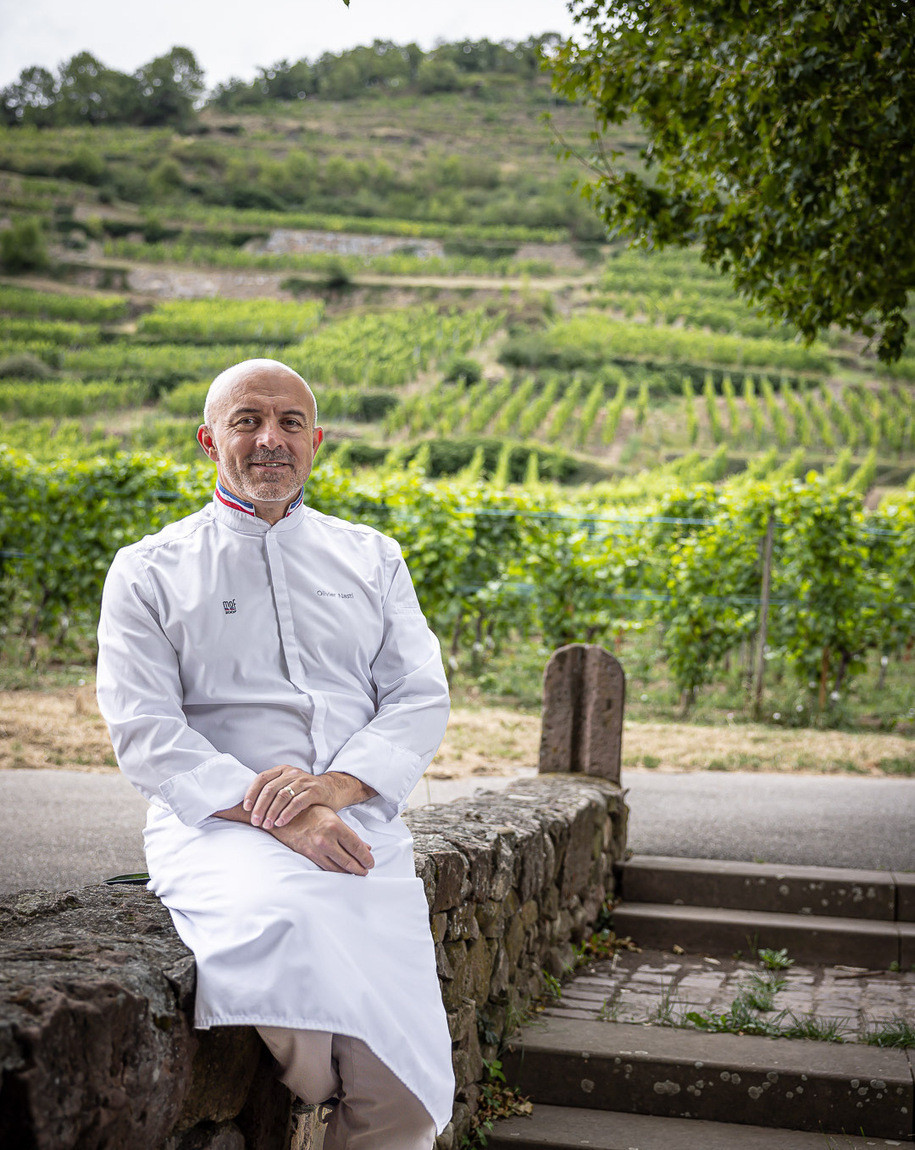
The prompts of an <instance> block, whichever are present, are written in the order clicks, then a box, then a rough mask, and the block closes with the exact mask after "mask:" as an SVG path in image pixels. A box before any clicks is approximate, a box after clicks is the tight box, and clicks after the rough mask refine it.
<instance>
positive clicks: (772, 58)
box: [554, 0, 915, 360]
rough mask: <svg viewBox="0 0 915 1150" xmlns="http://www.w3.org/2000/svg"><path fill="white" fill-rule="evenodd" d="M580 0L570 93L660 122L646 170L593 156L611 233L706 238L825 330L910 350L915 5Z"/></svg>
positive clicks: (569, 51) (720, 263)
mask: <svg viewBox="0 0 915 1150" xmlns="http://www.w3.org/2000/svg"><path fill="white" fill-rule="evenodd" d="M571 7H572V10H573V13H574V15H575V18H576V20H577V22H578V24H579V31H578V33H577V34H576V37H575V39H573V40H570V41H569V42H568V43H567V44H565V45H564V46H563V47H562V49H561V50H560V51H559V52H558V53H557V55H556V57H555V62H554V67H555V86H556V88H557V90H558V91H559V92H560V93H561V94H562V95H564V96H566V97H567V98H569V99H575V100H583V101H585V102H586V103H588V104H590V105H591V106H592V107H593V110H594V113H595V116H596V119H597V123H598V127H599V129H604V128H606V127H608V126H609V125H611V124H621V123H623V122H624V121H625V120H626V119H627V118H629V117H631V116H635V117H637V118H638V120H639V121H640V122H641V124H642V126H643V128H644V130H645V132H646V134H647V144H646V145H645V147H644V149H643V153H642V154H643V158H644V160H645V169H644V171H643V172H642V173H636V172H633V171H624V170H622V168H619V169H618V168H617V167H616V166H615V165H614V159H615V156H614V155H611V156H609V157H608V156H606V155H605V154H604V153H603V152H602V151H600V149H598V153H597V155H596V156H595V158H594V164H595V167H596V168H597V172H598V174H597V177H596V179H595V181H594V182H593V183H592V184H591V186H590V188H589V194H590V196H591V199H592V202H593V204H594V206H595V207H596V208H597V209H598V211H599V213H600V215H601V216H602V217H603V219H604V221H605V222H606V224H607V225H608V226H609V228H610V229H611V231H612V232H614V233H619V234H623V235H628V236H630V237H634V238H636V239H637V240H639V241H641V242H642V243H645V244H649V245H659V246H663V245H665V244H693V243H696V244H699V245H700V247H701V250H702V252H703V256H704V258H705V260H706V261H707V262H708V263H710V264H712V265H715V266H717V267H720V268H722V269H724V270H729V271H730V272H731V274H732V276H733V279H734V282H735V284H736V286H737V287H738V288H739V289H740V291H741V292H743V293H744V294H746V295H747V296H749V297H751V298H752V299H754V300H756V301H757V302H758V303H759V304H760V305H761V306H762V307H763V308H764V309H765V310H766V311H767V312H768V314H769V315H771V316H773V317H775V318H777V319H781V320H787V321H789V322H790V323H793V324H794V325H796V326H797V328H798V329H799V330H800V331H801V332H802V333H803V334H804V335H805V336H806V337H807V338H808V339H812V338H813V337H814V336H815V335H816V334H817V333H818V332H819V331H821V330H822V329H823V328H825V327H828V325H830V324H832V323H837V324H841V325H842V326H845V327H850V328H854V329H856V330H861V331H863V332H865V333H867V334H868V335H876V336H878V337H879V349H878V350H879V354H880V356H881V358H883V359H885V360H895V359H897V358H898V357H899V355H900V353H901V351H902V348H903V346H904V344H905V339H906V332H907V329H908V322H907V320H906V318H905V315H904V311H905V308H906V301H907V297H908V293H909V292H911V290H912V289H913V287H915V197H913V196H912V188H913V187H915V20H913V16H912V10H911V5H910V4H908V3H905V2H904V0H872V2H870V3H867V4H861V3H857V2H855V0H773V3H770V4H762V5H754V4H749V3H748V2H747V0H742V2H741V3H739V4H735V3H733V2H731V0H704V2H702V3H699V4H695V3H686V0H671V2H669V3H664V4H660V3H657V0H626V2H624V3H616V2H613V3H611V2H610V0H598V2H593V0H573V2H572V5H571ZM596 139H597V141H598V143H599V142H600V136H599V133H598V134H597V136H596ZM619 155H621V153H616V156H619Z"/></svg>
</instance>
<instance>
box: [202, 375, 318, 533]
mask: <svg viewBox="0 0 915 1150" xmlns="http://www.w3.org/2000/svg"><path fill="white" fill-rule="evenodd" d="M314 419H315V409H314V401H313V400H312V397H311V393H310V392H309V391H308V390H307V388H306V387H305V386H304V384H303V383H302V381H301V380H300V379H299V378H298V376H296V375H295V374H294V373H293V372H291V371H288V370H287V369H285V368H282V367H281V366H279V365H277V366H276V367H264V368H258V369H254V370H251V371H248V372H246V373H243V374H241V375H240V376H239V378H238V380H237V381H236V382H235V383H233V384H232V385H231V386H230V387H229V388H228V389H227V390H226V391H225V393H224V394H223V395H221V396H220V399H219V402H218V403H217V405H216V407H215V411H214V413H213V414H212V415H211V417H210V422H211V424H212V426H211V427H206V426H204V427H201V428H200V430H199V431H198V432H197V439H198V441H199V442H200V445H201V447H202V448H203V450H204V451H205V452H206V453H207V455H208V456H209V457H210V459H212V460H213V461H214V462H215V463H216V466H217V471H218V473H219V478H220V480H221V482H222V483H223V485H224V486H225V487H227V488H228V489H229V490H230V491H232V492H233V493H234V494H235V495H238V496H240V497H241V498H242V499H247V500H248V501H249V502H251V503H253V504H254V507H255V510H256V511H257V514H258V515H259V516H260V517H261V518H262V519H267V520H269V521H270V522H271V523H276V522H277V521H278V520H279V519H281V518H282V516H283V514H284V512H285V510H286V507H287V506H288V505H289V503H290V502H291V501H292V500H293V499H294V498H295V497H296V495H298V493H299V488H300V487H301V486H302V484H303V483H304V482H305V480H306V479H307V478H308V476H309V474H310V473H311V465H312V462H313V460H314V456H315V452H316V451H317V450H318V446H319V444H320V443H321V440H322V439H323V437H324V433H323V431H322V430H321V428H320V427H315V425H314Z"/></svg>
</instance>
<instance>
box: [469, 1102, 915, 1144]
mask: <svg viewBox="0 0 915 1150" xmlns="http://www.w3.org/2000/svg"><path fill="white" fill-rule="evenodd" d="M900 1145H901V1143H900V1142H899V1141H898V1139H893V1140H891V1141H886V1140H885V1139H883V1138H866V1137H863V1136H860V1135H857V1136H856V1135H846V1134H833V1135H830V1136H828V1137H826V1138H824V1136H823V1135H822V1134H806V1133H801V1132H800V1131H798V1130H773V1129H771V1128H768V1127H764V1126H737V1125H734V1124H733V1123H730V1122H727V1123H725V1122H703V1121H701V1120H699V1121H697V1120H695V1119H692V1118H655V1117H652V1116H651V1115H649V1114H619V1113H614V1112H612V1111H608V1110H580V1109H571V1108H569V1107H567V1106H535V1107H534V1113H533V1114H532V1115H531V1117H529V1118H507V1119H503V1120H502V1121H500V1122H496V1123H495V1125H494V1126H493V1128H492V1132H491V1133H489V1134H488V1135H487V1138H486V1147H487V1150H572V1148H573V1147H574V1150H581V1147H583V1146H587V1147H589V1148H590V1150H876V1148H879V1150H884V1148H886V1150H888V1148H889V1147H899V1146H900Z"/></svg>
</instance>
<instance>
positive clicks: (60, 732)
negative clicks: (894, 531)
mask: <svg viewBox="0 0 915 1150" xmlns="http://www.w3.org/2000/svg"><path fill="white" fill-rule="evenodd" d="M539 748H540V718H539V716H537V715H527V714H524V713H522V712H519V711H515V710H512V709H510V708H508V707H485V706H459V707H455V708H454V709H453V710H452V712H451V720H450V722H449V723H448V730H447V733H446V735H445V739H444V742H443V743H442V746H441V749H440V750H439V752H438V754H437V755H436V757H435V760H434V761H433V763H432V765H431V767H430V768H429V770H428V772H427V773H428V775H429V776H430V777H431V778H433V779H460V778H467V777H471V776H474V775H478V776H480V775H505V776H508V775H513V774H516V773H518V771H519V769H520V768H522V767H533V766H536V764H537V755H538V752H539ZM889 763H897V764H898V763H911V764H913V765H912V769H911V771H900V770H899V769H898V767H897V768H896V769H895V770H894V773H896V774H901V773H912V774H915V740H912V739H909V738H905V737H903V736H902V735H891V734H874V733H871V732H867V733H860V734H859V733H857V732H853V731H808V730H797V731H794V730H791V731H787V730H780V729H778V728H772V727H764V726H754V725H741V726H738V725H734V726H725V727H700V726H692V725H690V724H688V723H635V722H629V723H627V724H626V732H625V736H624V739H623V764H624V766H625V767H626V768H627V769H633V768H640V767H641V768H644V767H649V768H653V769H656V770H660V771H697V770H750V771H774V772H793V773H799V772H801V773H803V772H807V773H817V774H821V773H829V772H831V773H838V772H847V771H852V772H858V773H866V774H873V775H880V774H883V773H885V772H884V770H883V769H882V768H881V764H884V765H886V764H889ZM17 767H38V768H41V767H55V768H61V767H62V768H65V769H67V770H74V771H97V772H105V771H111V770H115V769H116V767H115V761H114V754H113V753H112V750H111V743H110V742H109V740H108V732H107V730H106V728H105V723H104V721H103V720H102V718H101V716H100V715H99V713H98V707H97V705H96V702H95V690H94V684H93V683H92V682H87V683H86V684H85V685H84V686H82V687H71V688H66V689H62V690H55V691H50V690H49V691H3V692H0V769H9V768H17Z"/></svg>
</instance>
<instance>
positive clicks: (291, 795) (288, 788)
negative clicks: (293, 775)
mask: <svg viewBox="0 0 915 1150" xmlns="http://www.w3.org/2000/svg"><path fill="white" fill-rule="evenodd" d="M281 790H284V791H288V792H289V797H290V798H292V799H294V798H295V791H294V790H293V789H292V783H289V784H288V785H287V786H285V787H282V788H281Z"/></svg>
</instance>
